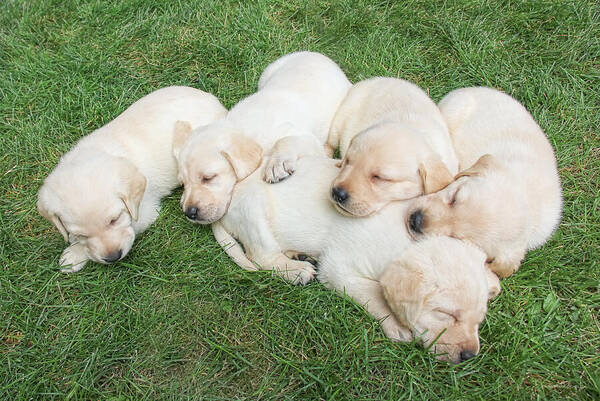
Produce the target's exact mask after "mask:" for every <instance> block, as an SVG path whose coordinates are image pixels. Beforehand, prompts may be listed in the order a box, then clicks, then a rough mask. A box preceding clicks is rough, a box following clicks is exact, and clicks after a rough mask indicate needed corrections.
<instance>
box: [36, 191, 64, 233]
mask: <svg viewBox="0 0 600 401" xmlns="http://www.w3.org/2000/svg"><path fill="white" fill-rule="evenodd" d="M45 192H46V191H45V190H44V188H43V187H42V189H41V190H40V194H39V197H38V201H37V209H38V212H40V214H41V215H42V216H43V217H44V218H45V219H46V220H48V221H49V222H51V223H52V224H54V226H55V227H56V228H57V229H58V232H60V234H61V235H62V236H63V238H64V239H65V241H66V242H69V232H68V231H67V229H66V228H65V225H64V224H63V222H62V221H61V220H60V217H58V215H57V214H56V213H54V212H53V211H51V210H50V208H49V205H48V203H49V201H48V199H46V195H45Z"/></svg>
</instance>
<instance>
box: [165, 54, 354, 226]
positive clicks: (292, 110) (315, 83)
mask: <svg viewBox="0 0 600 401" xmlns="http://www.w3.org/2000/svg"><path fill="white" fill-rule="evenodd" d="M349 87H350V82H349V81H348V79H347V78H346V76H345V75H344V73H343V72H342V70H341V69H340V68H339V67H338V65H337V64H335V63H334V62H333V61H332V60H330V59H329V58H327V57H326V56H324V55H322V54H318V53H311V52H297V53H291V54H288V55H286V56H283V57H282V58H280V59H278V60H276V61H275V62H274V63H272V64H271V65H269V66H268V67H267V68H266V69H265V71H264V72H263V74H262V75H261V77H260V80H259V84H258V91H257V92H256V93H254V94H253V95H251V96H248V97H247V98H245V99H243V100H242V101H240V102H239V103H238V104H236V105H235V106H234V107H233V108H232V109H231V110H230V111H229V113H228V114H227V116H226V117H225V118H224V119H222V120H219V121H217V122H215V123H214V124H211V125H209V126H207V127H203V128H201V129H198V130H196V131H194V132H193V133H191V135H190V133H189V132H188V133H187V134H182V135H181V137H182V139H184V140H183V141H181V140H180V141H178V142H180V143H183V145H182V146H179V147H177V146H176V147H174V152H175V155H176V157H177V159H178V161H179V170H180V178H181V180H182V182H183V184H184V187H185V191H184V194H183V197H182V200H181V203H182V208H183V210H184V212H185V213H186V215H187V216H188V218H189V219H190V220H192V221H193V222H196V223H200V224H208V223H212V222H214V221H216V220H218V219H220V218H221V217H222V216H223V214H224V213H225V212H226V211H227V208H228V205H229V202H230V200H231V194H232V191H233V188H234V186H235V185H236V184H237V183H238V182H240V181H241V180H243V179H244V178H246V177H247V176H248V175H250V174H251V173H252V172H253V171H254V170H256V169H257V168H258V166H259V165H260V164H261V161H262V156H263V155H266V156H267V157H266V160H265V163H264V164H263V169H262V171H261V176H262V177H263V178H264V179H265V180H266V181H268V182H277V181H280V180H282V179H284V178H286V177H287V176H289V175H290V174H292V173H293V171H294V169H295V164H296V160H297V159H298V157H299V156H301V154H300V153H298V151H297V150H296V146H290V147H288V148H285V149H283V148H282V149H279V152H278V154H277V155H276V156H275V157H269V156H270V151H271V148H272V147H273V146H274V144H275V142H277V140H279V139H280V138H283V137H286V136H292V137H294V138H296V140H297V141H298V142H300V143H302V142H304V141H305V138H306V137H308V138H309V139H308V140H310V141H313V142H315V143H317V144H319V145H320V146H321V147H323V146H324V145H325V141H326V139H327V133H328V131H329V127H330V125H331V120H332V119H333V116H334V114H335V111H336V110H337V108H338V106H339V104H340V102H341V101H342V99H343V97H344V95H345V94H346V91H347V90H348V88H349ZM187 136H189V138H188V137H187ZM185 139H186V140H185Z"/></svg>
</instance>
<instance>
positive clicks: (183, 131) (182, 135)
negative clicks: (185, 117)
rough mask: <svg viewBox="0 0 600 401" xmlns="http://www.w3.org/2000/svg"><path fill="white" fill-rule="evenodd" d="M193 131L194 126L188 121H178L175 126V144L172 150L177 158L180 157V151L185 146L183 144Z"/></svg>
mask: <svg viewBox="0 0 600 401" xmlns="http://www.w3.org/2000/svg"><path fill="white" fill-rule="evenodd" d="M191 133H192V126H191V124H190V123H189V122H187V121H176V122H175V128H173V145H172V151H173V156H175V159H179V153H181V149H182V148H183V144H185V141H187V139H188V138H189V136H190V134H191Z"/></svg>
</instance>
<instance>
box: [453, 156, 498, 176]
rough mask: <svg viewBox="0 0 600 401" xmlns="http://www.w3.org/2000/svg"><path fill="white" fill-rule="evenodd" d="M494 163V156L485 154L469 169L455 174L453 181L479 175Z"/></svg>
mask: <svg viewBox="0 0 600 401" xmlns="http://www.w3.org/2000/svg"><path fill="white" fill-rule="evenodd" d="M494 161H495V158H494V156H492V155H490V154H487V153H486V154H485V155H483V156H481V157H480V158H479V159H478V160H477V161H476V162H475V164H473V165H472V166H471V167H469V168H468V169H466V170H464V171H461V172H460V173H458V174H456V177H454V179H455V180H457V179H459V178H460V177H470V176H474V175H481V174H483V173H484V172H485V171H486V170H487V169H489V168H490V167H491V166H492V165H493V164H494Z"/></svg>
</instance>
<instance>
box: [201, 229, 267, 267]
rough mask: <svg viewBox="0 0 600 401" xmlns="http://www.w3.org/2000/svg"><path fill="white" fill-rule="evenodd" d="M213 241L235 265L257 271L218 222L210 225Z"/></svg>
mask: <svg viewBox="0 0 600 401" xmlns="http://www.w3.org/2000/svg"><path fill="white" fill-rule="evenodd" d="M211 228H212V232H213V235H214V236H215V239H216V240H217V242H218V243H219V245H220V246H221V248H223V250H224V251H225V253H226V254H227V256H229V257H230V258H231V259H232V260H233V261H234V262H235V264H236V265H238V266H239V267H241V268H242V269H245V270H258V268H257V267H256V265H255V264H254V263H252V261H251V260H250V259H248V258H247V257H246V254H245V253H244V250H243V249H242V246H241V245H240V244H239V243H238V242H237V241H236V239H235V238H233V237H232V236H231V234H229V233H228V232H227V230H225V227H223V225H222V224H221V223H220V222H218V221H217V222H216V223H213V224H212V225H211Z"/></svg>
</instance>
